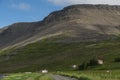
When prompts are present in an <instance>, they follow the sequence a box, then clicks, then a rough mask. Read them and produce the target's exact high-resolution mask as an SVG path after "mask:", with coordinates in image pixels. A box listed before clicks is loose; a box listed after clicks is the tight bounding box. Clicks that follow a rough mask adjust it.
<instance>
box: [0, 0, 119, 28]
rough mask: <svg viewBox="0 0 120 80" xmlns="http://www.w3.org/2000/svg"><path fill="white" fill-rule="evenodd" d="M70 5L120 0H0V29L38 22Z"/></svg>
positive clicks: (108, 2) (116, 1) (117, 3)
mask: <svg viewBox="0 0 120 80" xmlns="http://www.w3.org/2000/svg"><path fill="white" fill-rule="evenodd" d="M72 4H109V5H120V0H0V28H1V27H4V26H7V25H11V24H13V23H16V22H34V21H40V20H42V19H43V18H44V17H46V16H47V15H48V14H49V13H51V12H52V11H55V10H60V9H62V8H63V7H65V6H68V5H72Z"/></svg>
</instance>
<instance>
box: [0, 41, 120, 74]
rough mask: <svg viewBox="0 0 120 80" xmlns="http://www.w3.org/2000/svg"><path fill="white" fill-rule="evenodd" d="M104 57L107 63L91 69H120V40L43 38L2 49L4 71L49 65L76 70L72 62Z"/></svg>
mask: <svg viewBox="0 0 120 80" xmlns="http://www.w3.org/2000/svg"><path fill="white" fill-rule="evenodd" d="M99 57H100V58H102V59H103V60H104V64H103V65H100V66H95V67H90V68H88V69H95V70H96V69H97V70H108V69H112V70H114V69H120V62H119V61H115V59H116V58H120V41H119V39H118V40H109V41H102V42H86V43H58V42H54V41H52V40H43V41H40V42H36V43H32V44H29V45H27V46H24V47H22V48H19V49H9V50H7V51H4V52H1V56H0V71H1V72H19V71H20V72H22V71H23V72H24V71H39V70H42V69H48V70H50V71H56V70H62V71H68V70H73V69H72V68H71V66H72V65H73V64H76V65H80V64H82V63H83V62H85V63H87V62H89V61H90V60H91V59H93V58H99Z"/></svg>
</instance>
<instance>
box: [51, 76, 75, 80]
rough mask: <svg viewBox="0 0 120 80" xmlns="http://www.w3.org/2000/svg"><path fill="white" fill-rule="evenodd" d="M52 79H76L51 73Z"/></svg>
mask: <svg viewBox="0 0 120 80" xmlns="http://www.w3.org/2000/svg"><path fill="white" fill-rule="evenodd" d="M52 77H53V78H54V80H77V79H75V78H70V77H65V76H60V75H52Z"/></svg>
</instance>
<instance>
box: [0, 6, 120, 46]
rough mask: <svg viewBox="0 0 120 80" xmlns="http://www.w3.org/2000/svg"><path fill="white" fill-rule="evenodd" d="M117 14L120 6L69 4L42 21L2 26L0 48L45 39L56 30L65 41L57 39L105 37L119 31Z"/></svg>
mask: <svg viewBox="0 0 120 80" xmlns="http://www.w3.org/2000/svg"><path fill="white" fill-rule="evenodd" d="M119 17H120V6H115V5H112V6H110V5H89V4H86V5H85V4H83V5H72V6H68V7H65V8H63V9H62V10H59V11H54V12H52V13H50V14H49V15H48V16H47V17H45V18H44V19H43V20H42V21H38V22H28V23H26V22H22V23H15V24H13V25H10V26H7V28H3V29H1V30H0V48H6V47H8V46H12V45H17V44H18V46H20V45H23V43H27V44H28V43H29V42H32V41H33V42H34V40H35V41H39V40H41V37H46V38H47V36H50V35H53V36H54V35H55V34H59V33H60V34H59V35H61V36H63V37H64V40H60V41H58V42H68V41H69V42H74V40H75V41H76V42H81V41H99V40H106V39H109V38H112V37H113V36H117V35H119V34H120V28H119V26H120V23H119V21H120V18H119ZM83 35H85V36H86V37H85V36H83ZM8 39H9V40H8ZM19 44H20V45H19Z"/></svg>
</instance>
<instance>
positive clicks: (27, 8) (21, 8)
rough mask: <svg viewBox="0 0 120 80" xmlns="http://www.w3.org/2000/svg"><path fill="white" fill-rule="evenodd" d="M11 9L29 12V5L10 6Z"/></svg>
mask: <svg viewBox="0 0 120 80" xmlns="http://www.w3.org/2000/svg"><path fill="white" fill-rule="evenodd" d="M12 8H16V9H20V10H29V9H30V5H29V4H27V3H19V4H12Z"/></svg>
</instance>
